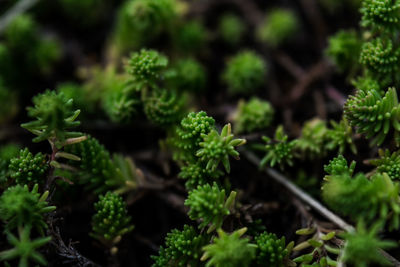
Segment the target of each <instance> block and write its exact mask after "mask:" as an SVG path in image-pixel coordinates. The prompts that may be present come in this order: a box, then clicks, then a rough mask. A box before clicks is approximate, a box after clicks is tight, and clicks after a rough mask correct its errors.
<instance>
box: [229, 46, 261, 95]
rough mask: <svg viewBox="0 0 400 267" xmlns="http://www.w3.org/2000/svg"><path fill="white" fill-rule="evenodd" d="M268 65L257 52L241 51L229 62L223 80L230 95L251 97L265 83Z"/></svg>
mask: <svg viewBox="0 0 400 267" xmlns="http://www.w3.org/2000/svg"><path fill="white" fill-rule="evenodd" d="M266 74H267V65H266V63H265V62H264V60H263V59H262V58H261V57H260V56H259V55H258V54H256V53H255V52H253V51H250V50H245V51H241V52H239V53H238V54H236V55H235V56H234V57H232V58H230V59H229V60H228V62H227V65H226V68H225V70H224V72H223V74H222V80H223V81H224V83H226V85H227V86H228V90H229V93H230V94H243V95H250V94H251V93H253V92H254V91H255V90H256V89H258V88H259V87H260V86H261V85H262V84H263V82H264V78H265V75H266Z"/></svg>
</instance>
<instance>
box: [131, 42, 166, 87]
mask: <svg viewBox="0 0 400 267" xmlns="http://www.w3.org/2000/svg"><path fill="white" fill-rule="evenodd" d="M167 65H168V59H167V57H165V56H164V55H162V54H160V53H158V52H157V51H155V50H146V49H142V50H140V51H139V52H135V53H132V55H131V57H130V59H129V63H128V66H127V71H128V73H129V74H130V75H132V77H133V79H134V82H135V86H136V88H137V90H142V89H143V88H145V87H146V86H155V85H156V83H157V81H158V79H159V78H160V76H161V72H162V71H163V70H165V68H166V67H167Z"/></svg>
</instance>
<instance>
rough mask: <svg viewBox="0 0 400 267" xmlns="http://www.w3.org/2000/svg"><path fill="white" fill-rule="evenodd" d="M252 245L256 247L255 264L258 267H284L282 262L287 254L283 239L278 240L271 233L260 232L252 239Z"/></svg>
mask: <svg viewBox="0 0 400 267" xmlns="http://www.w3.org/2000/svg"><path fill="white" fill-rule="evenodd" d="M254 243H255V244H256V245H257V252H256V261H257V264H259V265H260V266H276V267H283V266H284V260H285V259H286V258H287V257H288V254H289V250H288V249H287V248H286V244H285V238H284V237H282V238H278V237H277V236H276V235H275V234H273V233H267V232H262V233H261V234H259V235H257V236H255V237H254Z"/></svg>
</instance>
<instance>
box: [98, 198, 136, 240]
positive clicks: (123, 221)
mask: <svg viewBox="0 0 400 267" xmlns="http://www.w3.org/2000/svg"><path fill="white" fill-rule="evenodd" d="M94 209H95V210H96V214H94V215H93V217H92V232H91V233H90V235H91V236H92V237H93V238H96V239H98V240H99V241H101V242H103V243H104V244H106V245H110V246H114V245H115V244H117V243H118V242H119V241H120V240H121V238H122V236H123V235H125V234H127V233H129V232H130V231H132V230H133V227H134V226H133V225H131V223H130V221H131V219H132V218H131V216H129V215H128V211H127V208H126V203H125V202H124V200H123V199H122V197H121V196H118V195H117V194H115V193H112V192H107V193H106V194H105V195H100V196H99V201H98V202H96V203H95V204H94Z"/></svg>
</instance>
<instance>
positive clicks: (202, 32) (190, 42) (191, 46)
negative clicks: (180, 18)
mask: <svg viewBox="0 0 400 267" xmlns="http://www.w3.org/2000/svg"><path fill="white" fill-rule="evenodd" d="M207 35H208V33H207V30H206V28H205V27H204V26H203V24H202V23H201V22H200V21H196V20H193V21H188V22H186V23H184V24H183V25H181V26H180V28H179V29H178V31H177V33H176V37H175V43H176V46H177V49H178V50H179V51H181V52H182V51H183V52H187V53H190V52H192V53H195V52H197V51H199V50H200V49H201V48H203V47H204V46H205V44H206V42H207V39H208V36H207Z"/></svg>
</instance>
